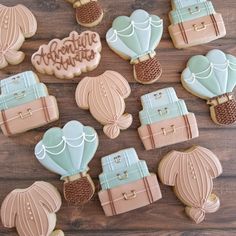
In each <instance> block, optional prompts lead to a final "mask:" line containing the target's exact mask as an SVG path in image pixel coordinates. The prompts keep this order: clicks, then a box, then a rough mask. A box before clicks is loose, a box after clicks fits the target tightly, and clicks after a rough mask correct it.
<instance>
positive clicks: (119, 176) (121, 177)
mask: <svg viewBox="0 0 236 236" xmlns="http://www.w3.org/2000/svg"><path fill="white" fill-rule="evenodd" d="M128 177H129V174H128V171H124V174H123V175H121V174H117V178H118V179H119V180H124V179H128Z"/></svg>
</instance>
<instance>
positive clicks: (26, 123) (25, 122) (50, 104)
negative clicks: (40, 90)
mask: <svg viewBox="0 0 236 236" xmlns="http://www.w3.org/2000/svg"><path fill="white" fill-rule="evenodd" d="M45 103H46V107H47V110H48V115H49V117H48V118H49V120H48V122H47V121H45V108H43V105H42V100H41V99H40V98H39V99H37V100H34V101H32V102H29V103H25V104H22V105H20V106H17V107H13V108H9V109H7V110H5V116H6V117H5V121H4V120H3V117H0V126H1V129H2V131H3V133H4V135H8V131H7V130H6V124H7V125H8V127H9V130H10V131H11V135H14V134H18V133H23V132H25V131H28V130H31V129H34V128H38V127H41V126H43V125H46V124H47V123H49V122H53V121H56V120H58V118H59V112H58V106H57V101H56V99H55V97H53V96H47V97H45Z"/></svg>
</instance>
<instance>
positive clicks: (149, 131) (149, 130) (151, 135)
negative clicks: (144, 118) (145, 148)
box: [147, 125, 156, 148]
mask: <svg viewBox="0 0 236 236" xmlns="http://www.w3.org/2000/svg"><path fill="white" fill-rule="evenodd" d="M147 130H148V134H149V136H150V140H151V145H152V148H156V143H155V140H154V137H153V132H152V128H151V125H147Z"/></svg>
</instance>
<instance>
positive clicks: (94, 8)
mask: <svg viewBox="0 0 236 236" xmlns="http://www.w3.org/2000/svg"><path fill="white" fill-rule="evenodd" d="M75 5H76V4H75ZM102 14H103V10H102V7H101V5H100V4H99V2H95V1H91V2H89V3H86V4H82V5H80V6H79V7H77V8H76V19H77V22H78V23H79V24H81V25H84V24H92V23H94V22H96V21H97V20H99V18H100V17H102Z"/></svg>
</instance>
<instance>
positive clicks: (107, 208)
mask: <svg viewBox="0 0 236 236" xmlns="http://www.w3.org/2000/svg"><path fill="white" fill-rule="evenodd" d="M102 164H103V173H102V174H100V175H99V180H100V184H101V187H102V190H101V191H100V192H99V193H98V196H99V199H100V202H101V205H102V207H103V210H104V212H105V215H106V216H114V215H118V214H122V213H124V212H128V211H132V210H134V209H137V208H140V207H143V206H146V205H149V204H151V203H153V202H156V201H157V200H159V199H160V198H161V197H162V195H161V190H160V187H159V183H158V180H157V177H156V175H155V174H152V173H149V170H148V167H147V165H146V162H145V161H142V160H139V158H138V155H137V153H136V151H135V149H134V148H127V149H124V150H121V151H119V152H116V153H113V154H111V155H108V156H105V157H103V158H102ZM104 164H105V165H104ZM108 166H109V167H111V169H110V168H107V167H108Z"/></svg>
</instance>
